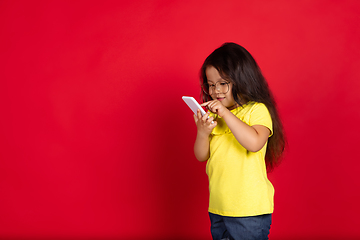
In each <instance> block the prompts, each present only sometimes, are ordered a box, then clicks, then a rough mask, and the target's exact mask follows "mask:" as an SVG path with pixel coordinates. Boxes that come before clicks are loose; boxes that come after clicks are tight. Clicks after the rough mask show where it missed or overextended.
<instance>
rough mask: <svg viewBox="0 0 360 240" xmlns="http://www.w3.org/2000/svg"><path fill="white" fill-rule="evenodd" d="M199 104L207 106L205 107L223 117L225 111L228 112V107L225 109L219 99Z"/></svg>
mask: <svg viewBox="0 0 360 240" xmlns="http://www.w3.org/2000/svg"><path fill="white" fill-rule="evenodd" d="M200 106H205V107H207V109H209V110H210V111H212V112H213V113H216V114H217V115H219V116H220V117H224V115H225V113H227V112H229V109H227V108H226V107H225V106H224V105H223V104H222V103H221V102H220V101H219V100H212V101H209V102H205V103H203V104H200Z"/></svg>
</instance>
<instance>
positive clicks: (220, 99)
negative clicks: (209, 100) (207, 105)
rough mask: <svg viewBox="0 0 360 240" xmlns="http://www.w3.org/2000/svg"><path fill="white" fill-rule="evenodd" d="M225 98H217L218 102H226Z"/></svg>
mask: <svg viewBox="0 0 360 240" xmlns="http://www.w3.org/2000/svg"><path fill="white" fill-rule="evenodd" d="M224 99H225V98H217V100H219V101H222V100H224Z"/></svg>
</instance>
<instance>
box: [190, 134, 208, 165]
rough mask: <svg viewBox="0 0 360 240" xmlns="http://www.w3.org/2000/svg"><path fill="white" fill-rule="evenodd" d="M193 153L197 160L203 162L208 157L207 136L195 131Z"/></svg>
mask: <svg viewBox="0 0 360 240" xmlns="http://www.w3.org/2000/svg"><path fill="white" fill-rule="evenodd" d="M194 154H195V157H196V159H197V160H199V161H200V162H205V161H207V160H208V159H209V157H210V143H209V136H206V135H204V134H201V133H199V132H198V133H197V135H196V140H195V144H194Z"/></svg>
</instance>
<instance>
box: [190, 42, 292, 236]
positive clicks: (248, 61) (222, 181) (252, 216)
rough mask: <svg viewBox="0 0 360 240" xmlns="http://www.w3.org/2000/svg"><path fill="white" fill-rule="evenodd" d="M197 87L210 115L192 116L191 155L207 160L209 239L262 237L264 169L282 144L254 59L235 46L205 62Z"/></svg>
mask: <svg viewBox="0 0 360 240" xmlns="http://www.w3.org/2000/svg"><path fill="white" fill-rule="evenodd" d="M201 84H202V91H203V93H202V98H203V101H204V103H203V104H201V105H202V106H206V108H207V109H209V110H210V111H208V112H207V113H206V114H205V115H204V116H201V114H200V110H198V114H197V116H196V115H194V118H195V123H196V126H197V136H196V140H195V144H194V153H195V156H196V158H197V159H198V160H199V161H201V162H203V161H207V164H206V173H207V175H208V177H209V190H210V200H209V215H210V222H211V234H212V237H213V239H215V240H218V239H219V240H220V239H235V240H236V239H241V240H244V239H256V240H259V239H268V235H269V231H270V225H271V214H272V212H273V210H274V188H273V186H272V184H271V183H270V181H269V180H268V178H267V170H272V169H273V168H274V167H275V166H276V165H277V164H278V163H279V159H280V156H281V154H282V153H283V150H284V146H285V139H284V134H283V128H282V124H281V121H280V119H279V116H278V113H277V110H276V106H275V101H274V98H273V96H272V94H271V92H270V90H269V87H268V85H267V82H266V80H265V78H264V77H263V75H262V73H261V71H260V68H259V67H258V65H257V63H256V62H255V60H254V58H253V57H252V56H251V55H250V53H249V52H248V51H247V50H246V49H245V48H243V47H242V46H240V45H238V44H235V43H225V44H223V45H222V46H221V47H220V48H218V49H216V50H215V51H214V52H212V53H211V54H210V55H209V56H208V57H207V58H206V60H205V62H204V64H203V65H202V68H201Z"/></svg>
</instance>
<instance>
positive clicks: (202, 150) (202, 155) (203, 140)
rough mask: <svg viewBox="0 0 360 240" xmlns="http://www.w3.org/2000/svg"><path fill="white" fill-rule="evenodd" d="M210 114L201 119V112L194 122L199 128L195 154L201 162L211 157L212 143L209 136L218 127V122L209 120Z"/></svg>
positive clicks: (211, 118) (212, 119)
mask: <svg viewBox="0 0 360 240" xmlns="http://www.w3.org/2000/svg"><path fill="white" fill-rule="evenodd" d="M208 116H209V113H206V114H205V115H204V116H202V117H201V113H200V110H198V112H197V116H196V115H194V120H195V123H196V127H197V134H196V140H195V144H194V154H195V157H196V159H197V160H199V161H200V162H204V161H207V160H208V159H209V157H210V142H209V136H210V133H211V131H212V129H213V128H214V127H215V126H216V124H217V123H216V121H214V118H213V117H210V118H208Z"/></svg>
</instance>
